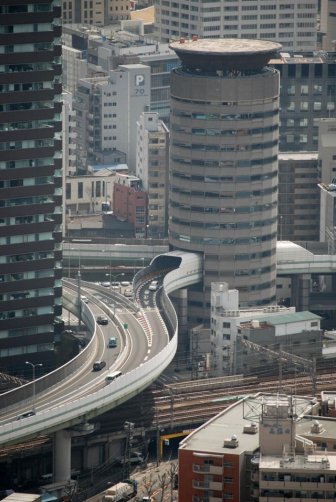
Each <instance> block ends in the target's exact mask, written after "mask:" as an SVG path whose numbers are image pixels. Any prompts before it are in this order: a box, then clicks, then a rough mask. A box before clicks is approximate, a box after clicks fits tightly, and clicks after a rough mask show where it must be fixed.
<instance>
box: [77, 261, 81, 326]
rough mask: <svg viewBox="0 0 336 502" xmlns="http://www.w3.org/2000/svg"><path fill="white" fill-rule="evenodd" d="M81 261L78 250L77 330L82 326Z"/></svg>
mask: <svg viewBox="0 0 336 502" xmlns="http://www.w3.org/2000/svg"><path fill="white" fill-rule="evenodd" d="M80 269H81V262H80V251H79V255H78V275H77V286H78V287H77V292H78V297H77V302H78V331H80V330H81V327H82V299H81V270H80Z"/></svg>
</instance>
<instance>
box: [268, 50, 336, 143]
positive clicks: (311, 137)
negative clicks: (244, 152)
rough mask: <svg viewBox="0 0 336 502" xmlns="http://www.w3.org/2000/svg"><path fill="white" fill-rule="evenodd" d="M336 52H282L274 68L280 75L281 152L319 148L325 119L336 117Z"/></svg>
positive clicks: (273, 65) (275, 61) (271, 62)
mask: <svg viewBox="0 0 336 502" xmlns="http://www.w3.org/2000/svg"><path fill="white" fill-rule="evenodd" d="M335 60H336V53H335V52H334V53H325V52H317V53H301V54H296V55H294V56H293V55H292V56H291V55H290V54H288V53H287V54H286V53H282V54H281V57H280V58H279V59H277V60H273V61H270V66H272V67H274V68H276V69H277V70H278V71H279V72H280V80H281V88H280V107H281V111H280V118H281V124H280V132H279V149H280V151H281V152H293V151H296V152H299V151H314V152H316V151H317V149H318V127H319V122H320V120H321V118H333V117H335V116H336V112H335V106H336V63H335Z"/></svg>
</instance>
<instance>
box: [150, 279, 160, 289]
mask: <svg viewBox="0 0 336 502" xmlns="http://www.w3.org/2000/svg"><path fill="white" fill-rule="evenodd" d="M158 287H159V281H152V282H151V283H150V285H149V290H150V291H156V290H157V288H158Z"/></svg>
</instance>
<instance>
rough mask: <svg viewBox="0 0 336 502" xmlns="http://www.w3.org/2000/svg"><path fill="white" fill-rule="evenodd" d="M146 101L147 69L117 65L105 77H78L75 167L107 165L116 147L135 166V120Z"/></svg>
mask: <svg viewBox="0 0 336 502" xmlns="http://www.w3.org/2000/svg"><path fill="white" fill-rule="evenodd" d="M149 104H150V69H149V67H148V66H145V65H141V64H133V65H120V66H119V67H118V69H117V70H113V71H111V72H109V75H108V76H104V77H92V78H85V79H80V80H79V82H78V88H77V92H76V94H75V99H74V103H73V108H74V110H75V111H76V127H77V169H78V170H80V171H82V172H85V171H86V170H87V166H88V164H111V163H113V161H114V159H115V157H116V153H117V152H118V150H119V151H120V152H124V153H125V154H126V161H127V164H128V167H129V169H130V172H131V173H135V169H136V138H137V125H136V123H137V120H138V118H139V116H140V114H141V113H142V112H143V111H145V110H146V109H147V108H149Z"/></svg>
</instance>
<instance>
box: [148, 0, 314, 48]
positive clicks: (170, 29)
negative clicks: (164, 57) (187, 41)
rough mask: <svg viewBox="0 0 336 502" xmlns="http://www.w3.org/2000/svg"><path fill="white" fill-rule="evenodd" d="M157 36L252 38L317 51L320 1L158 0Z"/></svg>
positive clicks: (169, 37) (162, 38) (161, 37)
mask: <svg viewBox="0 0 336 502" xmlns="http://www.w3.org/2000/svg"><path fill="white" fill-rule="evenodd" d="M155 7H156V22H155V33H156V36H157V38H158V39H159V40H160V41H162V42H170V41H171V40H176V39H179V38H180V37H185V38H189V37H191V36H193V35H196V36H199V37H202V38H249V39H263V40H272V41H274V42H279V43H281V45H282V47H283V49H284V50H286V51H287V50H289V51H307V50H308V51H309V50H311V51H313V50H316V48H317V22H316V17H317V12H318V1H317V0H306V1H295V2H288V0H277V1H276V2H274V0H237V1H235V2H232V1H223V0H214V1H213V2H211V4H209V2H207V1H205V0H201V1H200V2H199V1H197V0H183V1H181V2H176V0H155Z"/></svg>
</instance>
